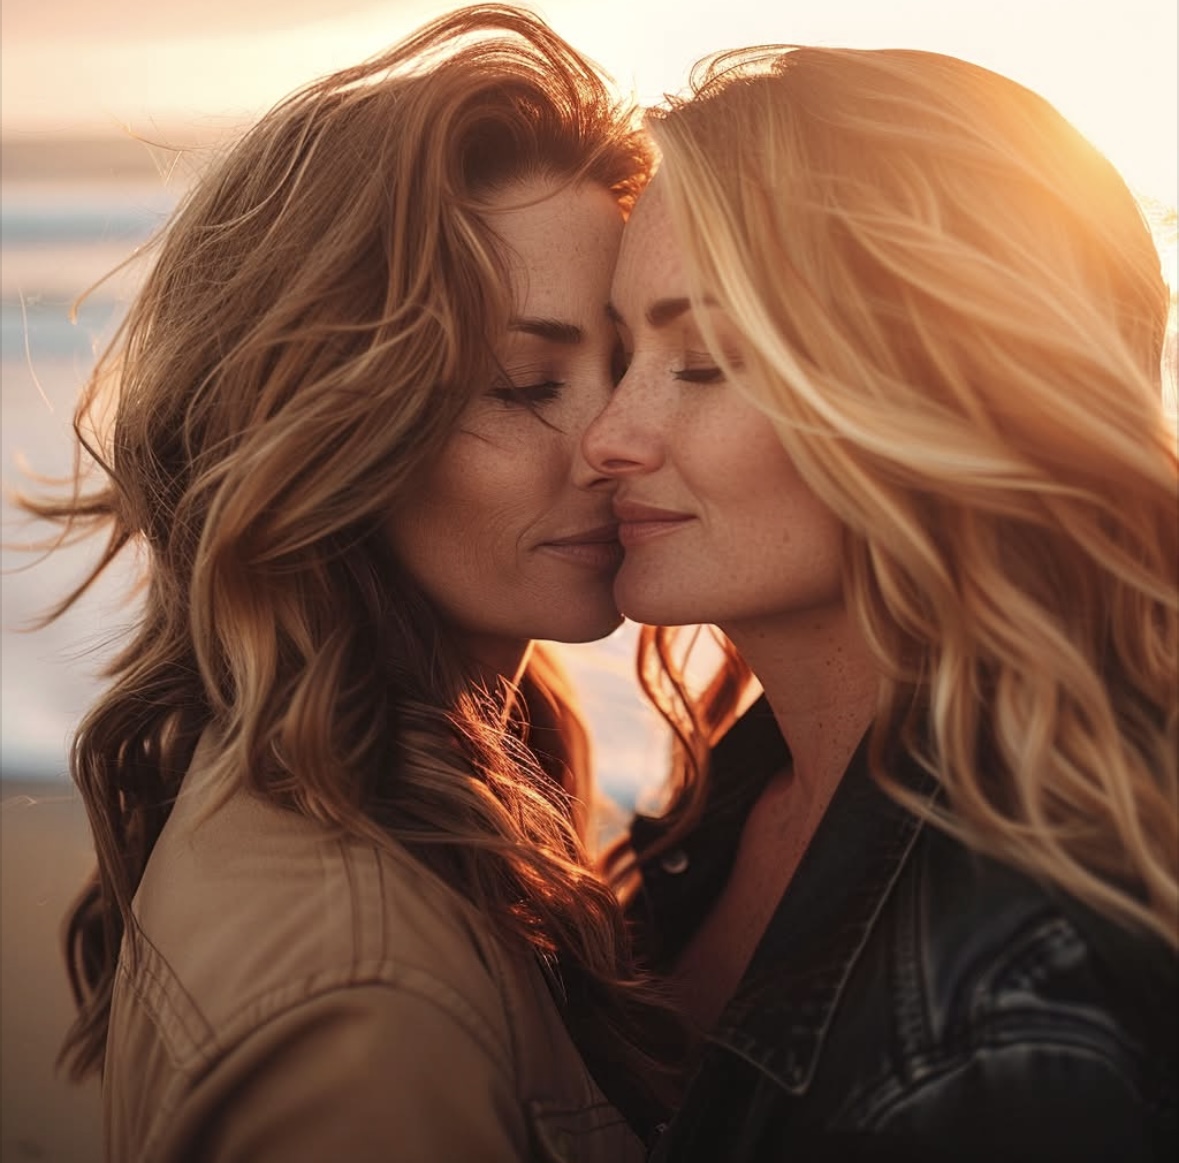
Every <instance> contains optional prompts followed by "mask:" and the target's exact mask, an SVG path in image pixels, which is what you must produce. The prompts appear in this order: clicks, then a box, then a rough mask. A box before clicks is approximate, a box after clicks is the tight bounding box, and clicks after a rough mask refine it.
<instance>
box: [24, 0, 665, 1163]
mask: <svg viewBox="0 0 1179 1163" xmlns="http://www.w3.org/2000/svg"><path fill="white" fill-rule="evenodd" d="M648 168H649V156H648V152H647V147H646V146H645V145H644V141H643V139H642V138H641V137H640V136H639V135H638V134H637V133H636V129H635V126H634V125H633V123H632V121H631V118H630V116H629V114H628V112H627V111H626V110H625V109H624V108H622V107H620V106H618V105H616V104H615V102H614V101H613V99H612V98H611V97H610V95H609V92H608V90H607V88H606V84H605V81H604V80H603V78H602V77H601V76H600V75H599V74H598V72H597V71H595V69H594V68H593V67H592V66H591V65H589V64H588V63H587V62H586V61H585V60H583V59H582V58H581V57H579V56H578V55H577V54H576V53H574V52H573V50H571V49H570V48H569V47H568V46H567V45H566V44H564V42H562V41H561V40H560V39H559V38H558V37H557V36H556V35H555V34H553V33H552V32H551V31H550V30H549V29H548V28H547V26H546V25H544V24H543V23H542V22H541V21H539V20H538V19H536V18H534V17H532V16H531V15H529V14H526V13H524V12H521V11H518V10H515V9H511V8H507V7H501V6H481V7H480V6H477V7H474V8H470V9H464V10H461V11H459V12H456V13H454V14H452V15H450V16H447V17H444V18H441V19H439V20H438V21H436V22H434V23H432V24H430V25H428V26H426V27H425V28H423V29H422V30H421V31H419V32H418V33H416V34H415V35H413V36H411V37H409V38H408V39H407V40H406V41H405V42H403V43H402V44H400V45H398V46H396V47H394V48H393V49H391V50H389V51H388V52H387V53H385V54H383V55H381V56H379V57H377V58H374V59H373V60H371V61H369V62H367V63H365V64H363V65H360V66H358V67H356V68H351V69H346V70H344V71H342V72H340V73H337V74H335V75H333V76H330V77H328V78H326V79H325V80H322V81H319V82H317V83H314V84H312V85H310V86H308V87H307V88H305V89H303V90H301V91H300V92H298V93H296V94H295V95H294V96H292V97H290V98H289V99H287V100H286V101H284V102H283V103H281V104H279V105H278V106H277V107H276V108H275V109H273V110H272V111H271V112H269V113H268V114H266V115H265V116H264V117H263V118H262V119H261V120H260V121H259V123H258V124H257V125H256V126H255V127H254V128H253V129H251V130H250V131H249V132H248V133H247V134H246V135H245V136H244V137H243V138H242V139H241V140H240V141H239V142H238V143H237V144H235V145H234V146H233V147H232V148H231V149H230V150H229V152H228V153H227V155H226V156H225V157H224V158H223V160H221V161H220V162H219V163H218V164H216V165H215V166H214V167H212V168H211V169H210V170H209V172H208V173H207V174H206V175H205V176H204V177H203V178H202V179H201V180H200V181H199V182H198V183H197V185H196V186H195V188H194V189H193V191H192V192H191V193H190V195H189V196H188V197H187V198H186V200H185V202H184V203H183V205H182V206H181V207H180V208H179V210H178V211H177V213H176V215H175V217H174V218H173V220H172V221H171V222H170V224H169V225H168V226H167V228H166V230H165V231H164V233H163V236H162V238H161V239H160V240H159V243H158V249H157V253H156V255H155V260H154V265H153V267H152V269H151V271H150V274H149V276H148V277H147V280H146V282H145V284H144V286H143V289H142V291H141V293H140V294H139V295H138V297H137V298H136V300H135V302H134V303H133V305H132V307H131V309H130V313H129V315H128V317H127V319H126V321H125V322H124V323H123V325H122V327H121V329H120V331H119V332H118V334H117V335H116V337H115V339H114V341H113V343H112V345H111V346H110V348H109V349H108V350H107V352H106V354H105V355H104V357H103V358H102V360H101V361H100V363H99V365H98V368H97V370H96V372H95V374H94V377H93V379H92V381H91V383H90V385H89V387H88V390H87V392H86V393H85V395H84V399H83V401H82V404H81V407H80V410H79V418H78V422H77V430H78V432H79V436H80V439H81V442H82V447H81V449H80V451H79V459H82V458H83V456H84V455H85V456H87V457H89V458H91V459H93V460H94V461H95V462H97V465H98V467H99V469H100V474H101V479H100V481H99V482H98V483H97V484H96V485H94V484H91V483H90V482H89V481H88V480H87V479H86V478H85V474H83V473H82V472H81V471H79V474H78V478H77V482H76V484H75V487H74V488H73V490H72V493H71V495H70V496H69V497H68V498H66V499H64V500H60V501H54V500H51V499H40V500H36V499H28V500H26V507H27V508H28V509H29V511H30V512H32V513H34V514H37V515H39V516H41V517H42V518H48V519H51V520H54V521H57V522H59V523H60V524H61V525H63V526H64V533H63V536H68V537H74V536H81V535H83V534H87V533H94V532H102V533H104V534H105V537H106V543H105V544H106V547H105V550H104V552H103V554H102V556H101V558H100V560H99V562H98V563H97V565H96V567H95V568H94V571H93V574H92V575H91V578H90V579H89V580H88V581H87V582H86V583H84V584H83V585H82V586H80V587H79V589H78V591H77V593H75V594H74V595H72V596H71V597H70V598H69V599H67V600H66V601H65V602H63V603H62V605H61V607H60V609H65V608H66V607H68V606H69V604H70V602H71V601H73V600H74V598H76V597H77V596H78V594H80V593H81V592H83V591H84V590H85V589H86V588H87V585H88V584H89V582H90V581H92V580H93V578H94V577H97V576H98V575H99V574H100V573H101V572H102V570H103V569H104V568H105V567H106V566H107V565H108V564H109V563H110V562H111V561H112V560H113V559H115V558H116V556H118V555H119V554H121V553H122V552H123V551H124V550H127V549H139V550H140V551H141V553H142V554H143V555H144V561H145V566H146V578H145V586H146V593H145V598H144V604H143V607H142V613H141V615H140V616H139V618H138V621H137V623H136V624H135V625H134V627H133V630H132V632H131V634H130V637H129V640H128V641H127V643H126V644H125V646H124V648H123V649H122V652H121V653H120V654H119V655H118V657H117V659H116V660H115V662H114V663H113V665H112V667H111V672H110V673H111V677H112V683H111V685H110V687H109V689H108V690H107V692H106V693H105V694H104V695H103V697H102V698H101V700H100V701H99V702H98V703H97V705H96V706H95V707H94V708H93V709H92V710H91V711H90V713H89V714H88V715H87V717H86V719H85V721H84V722H83V724H82V725H81V728H80V730H79V731H78V734H77V738H76V740H75V745H74V751H73V774H74V777H75V779H76V781H77V783H78V786H79V788H80V790H81V794H82V796H83V798H84V800H85V803H86V806H87V808H88V811H89V814H90V819H91V823H92V827H93V832H94V838H95V842H96V846H97V852H98V874H97V877H96V879H95V881H94V883H93V885H91V886H90V887H89V889H88V890H87V891H86V893H85V895H84V896H83V898H82V899H81V901H80V903H79V904H78V906H77V908H76V910H75V912H74V913H73V916H72V918H71V920H70V923H69V931H68V956H69V965H70V971H71V974H72V979H73V983H74V987H75V991H76V994H77V996H78V1000H79V1003H80V1007H81V1008H80V1012H79V1016H78V1019H77V1022H76V1024H75V1025H74V1027H73V1029H72V1031H71V1032H70V1035H69V1039H68V1042H67V1044H66V1047H65V1050H64V1059H65V1061H66V1063H67V1064H68V1065H69V1066H70V1068H71V1072H72V1073H73V1074H74V1075H75V1076H78V1077H82V1076H84V1075H87V1074H89V1073H91V1072H92V1071H95V1070H98V1069H99V1068H101V1071H102V1075H103V1088H104V1098H105V1109H106V1125H107V1151H108V1155H109V1157H110V1158H112V1159H118V1160H120V1161H129V1160H149V1159H150V1160H159V1161H162V1160H190V1159H191V1160H195V1159H201V1160H239V1159H240V1160H246V1159H248V1160H250V1161H251V1163H258V1161H261V1160H276V1161H277V1160H281V1161H282V1163H292V1161H296V1160H307V1161H308V1163H311V1161H314V1163H323V1161H324V1160H329V1159H338V1160H345V1159H347V1160H350V1161H356V1160H368V1159H371V1160H382V1161H389V1160H407V1161H409V1160H412V1161H414V1163H419V1161H422V1163H424V1161H431V1160H436V1161H438V1163H456V1161H458V1160H480V1161H484V1160H486V1161H489V1163H490V1161H499V1160H505V1161H506V1160H523V1159H534V1158H544V1159H563V1160H587V1161H588V1160H598V1161H600V1163H616V1161H618V1160H625V1159H632V1158H636V1157H641V1155H642V1148H641V1144H640V1142H639V1140H638V1139H637V1138H636V1137H635V1136H634V1135H633V1134H632V1133H631V1131H630V1130H629V1128H628V1127H627V1126H626V1124H625V1122H624V1121H623V1119H622V1117H621V1116H620V1115H619V1114H618V1113H617V1111H616V1110H615V1109H614V1108H613V1107H612V1106H610V1105H609V1104H608V1102H607V1101H606V1098H605V1097H604V1095H603V1093H602V1090H601V1089H600V1087H599V1082H601V1083H605V1084H608V1086H609V1090H610V1093H611V1096H612V1097H616V1098H617V1100H618V1101H619V1102H620V1103H621V1104H624V1105H625V1104H627V1103H629V1102H631V1101H636V1102H637V1100H638V1099H641V1098H643V1097H644V1096H645V1095H646V1093H647V1091H648V1090H649V1089H650V1085H649V1084H650V1083H651V1080H652V1078H655V1077H657V1074H658V1071H657V1063H656V1062H655V1061H654V1060H653V1058H652V1056H651V1055H649V1054H648V1053H647V1052H646V1051H644V1050H642V1049H640V1044H639V1043H640V1036H641V1035H644V1033H645V1032H646V1033H647V1036H649V1030H650V1029H652V1028H654V1026H658V1025H660V1023H661V1022H662V1016H661V1015H662V1013H663V1011H662V1010H661V1008H660V1006H659V1005H658V1004H657V1003H656V1002H653V1001H652V1000H651V998H650V997H649V991H648V987H647V986H646V985H645V984H644V983H643V981H642V980H641V979H640V978H639V977H638V976H637V975H636V973H635V972H634V970H633V968H632V966H631V965H630V963H629V960H628V955H627V953H626V943H625V940H624V930H623V926H622V918H621V913H620V910H619V908H618V905H617V902H616V900H615V899H614V897H613V895H612V894H611V893H610V892H609V890H608V889H607V888H606V887H605V885H604V884H603V883H602V882H601V881H600V880H599V879H598V878H597V877H595V876H594V875H592V874H591V873H590V872H589V870H588V858H587V852H586V842H587V837H586V831H587V828H588V822H587V818H586V816H587V813H586V807H587V804H588V797H589V792H590V789H589V786H588V784H587V782H586V780H587V775H588V773H587V769H586V746H585V744H586V740H585V734H584V731H583V729H582V727H581V724H580V721H579V719H578V718H577V715H576V711H575V708H574V706H573V704H572V703H571V701H570V698H569V695H568V692H567V691H566V689H565V685H564V683H563V680H562V679H561V676H560V672H559V669H558V668H557V667H556V665H555V660H553V659H552V658H551V657H548V656H546V655H545V654H544V653H543V652H542V651H541V650H540V649H539V648H536V649H534V648H533V646H532V639H534V638H546V639H560V640H566V641H584V640H590V639H594V638H598V637H601V636H603V635H605V634H607V633H609V632H610V631H611V630H613V629H614V627H615V626H616V625H617V624H618V622H619V620H620V619H619V615H618V613H617V610H616V608H615V605H614V602H613V598H612V594H611V581H612V575H613V572H614V570H615V568H616V566H617V564H618V561H619V559H620V554H621V551H620V547H619V545H618V542H617V536H616V522H615V519H614V518H613V516H612V514H611V512H610V507H609V497H608V492H607V491H604V490H603V488H602V487H601V485H602V483H603V478H601V477H600V475H597V474H594V473H592V472H590V471H589V469H588V467H587V466H586V465H585V464H584V462H583V461H582V460H581V458H580V453H579V441H580V436H581V434H582V432H583V430H584V428H585V426H586V425H587V423H588V422H589V420H590V419H591V418H592V417H593V415H595V414H596V412H597V411H598V410H599V409H600V408H601V407H602V405H603V404H604V402H605V400H606V399H607V398H608V394H609V391H610V390H611V387H612V375H613V359H614V356H615V350H616V336H615V333H614V329H613V327H612V326H611V324H610V323H609V320H608V319H607V317H606V315H605V312H604V307H603V305H604V303H605V301H606V298H607V296H608V291H609V280H610V277H611V273H612V270H613V263H614V259H615V256H616V252H617V247H618V242H619V239H620V236H621V230H622V222H623V215H624V212H625V211H626V209H627V208H628V207H629V205H630V203H631V201H632V200H633V198H634V196H635V195H636V193H637V192H638V190H639V189H640V188H641V187H642V185H643V183H644V182H645V180H646V176H647V172H648ZM108 403H109V404H110V405H111V408H112V412H111V416H112V419H111V423H110V425H109V427H106V426H104V425H103V423H102V419H103V415H104V409H105V408H106V407H107V405H108ZM648 1019H650V1021H651V1022H652V1023H654V1025H653V1026H649V1025H648ZM575 1046H576V1049H575ZM577 1050H580V1051H581V1053H582V1054H583V1055H584V1056H585V1060H586V1062H587V1063H588V1066H589V1070H588V1071H587V1067H586V1065H585V1064H583V1062H582V1058H581V1057H580V1056H579V1054H578V1052H577ZM591 1072H592V1076H591Z"/></svg>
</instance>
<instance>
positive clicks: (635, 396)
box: [581, 363, 664, 477]
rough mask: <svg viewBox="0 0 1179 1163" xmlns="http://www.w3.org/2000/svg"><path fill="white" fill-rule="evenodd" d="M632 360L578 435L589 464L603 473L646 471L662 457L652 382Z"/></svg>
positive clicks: (661, 426)
mask: <svg viewBox="0 0 1179 1163" xmlns="http://www.w3.org/2000/svg"><path fill="white" fill-rule="evenodd" d="M644 379H645V377H644V375H643V371H642V368H641V366H640V365H639V364H637V363H636V364H632V365H631V366H630V368H628V369H627V372H626V374H625V375H624V376H623V377H622V379H621V380H620V381H619V382H618V386H617V387H616V388H615V389H614V392H613V394H612V395H611V396H610V399H609V401H608V402H607V404H606V406H605V408H603V409H602V411H601V412H599V413H598V415H597V416H596V417H595V418H594V420H593V422H592V423H591V424H590V426H589V427H588V428H587V429H586V432H585V436H584V437H583V438H582V442H581V447H582V454H583V456H584V457H585V459H586V461H587V462H588V463H589V465H590V466H591V467H592V468H593V469H594V470H595V471H596V472H599V473H603V474H605V475H607V476H615V477H617V476H627V475H633V474H636V473H642V472H650V471H651V470H652V469H654V468H657V467H658V466H659V464H660V463H661V462H662V458H663V452H662V447H663V439H662V432H663V428H664V425H663V424H662V423H661V422H660V419H659V413H660V408H659V401H658V400H657V399H656V394H657V393H656V391H655V390H654V385H653V384H651V383H649V382H644Z"/></svg>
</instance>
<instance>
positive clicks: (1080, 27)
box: [0, 0, 1179, 206]
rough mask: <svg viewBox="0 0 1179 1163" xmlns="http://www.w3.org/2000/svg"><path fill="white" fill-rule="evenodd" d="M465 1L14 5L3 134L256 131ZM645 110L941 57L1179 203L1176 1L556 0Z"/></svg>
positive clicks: (578, 36)
mask: <svg viewBox="0 0 1179 1163" xmlns="http://www.w3.org/2000/svg"><path fill="white" fill-rule="evenodd" d="M455 6H456V5H455V4H454V3H452V2H449V0H110V2H109V3H102V2H98V3H95V2H94V0H4V3H3V10H2V11H3V28H2V40H0V46H2V49H0V51H2V53H3V61H2V69H0V77H2V85H3V90H2V93H3V103H2V107H0V109H2V115H0V126H2V129H3V133H4V135H5V137H10V136H12V135H14V134H19V135H21V136H25V135H31V134H44V133H50V134H54V135H56V134H59V133H60V134H65V133H67V132H69V131H71V130H73V131H76V130H78V129H86V130H101V129H112V128H115V127H117V126H118V125H120V124H126V125H129V126H130V127H131V128H132V129H134V130H136V131H137V132H148V131H150V130H152V129H159V128H161V127H164V128H167V129H168V130H170V131H176V130H178V129H184V128H190V129H192V130H193V131H201V132H203V131H208V130H216V129H219V128H222V127H226V128H228V127H231V126H235V125H238V124H241V123H243V122H244V121H247V120H249V119H251V118H252V117H253V116H255V115H256V114H258V113H259V112H261V111H262V110H264V109H265V108H266V107H267V106H269V105H270V104H272V103H273V102H274V101H276V100H278V99H279V98H280V97H282V96H283V95H284V94H286V93H287V92H288V91H290V90H291V89H293V88H295V87H297V86H298V85H300V84H302V83H303V82H305V81H307V80H310V79H311V78H313V77H315V76H318V75H320V74H323V73H325V72H330V71H331V70H333V69H335V68H337V67H340V66H342V65H345V64H351V63H354V62H355V61H357V60H360V59H362V58H364V57H366V56H368V55H370V54H372V53H374V52H376V51H378V50H379V49H381V48H383V47H385V46H386V45H388V44H390V43H391V42H393V41H395V40H397V39H398V38H399V37H401V36H402V35H403V34H404V33H406V32H408V31H410V30H411V29H412V28H414V27H415V26H417V25H418V24H420V23H422V22H423V21H424V20H426V19H428V18H429V17H431V16H434V15H437V14H438V13H440V12H443V11H446V10H448V9H450V8H453V7H455ZM530 7H533V8H534V9H535V10H536V11H538V12H540V14H541V15H542V16H544V17H545V18H546V19H548V20H549V22H550V23H551V24H552V25H553V27H554V28H555V29H556V30H557V31H558V32H559V33H561V34H562V35H564V36H565V37H567V38H568V39H569V40H570V41H572V42H573V44H575V45H576V46H577V47H578V48H580V49H582V51H584V52H586V53H588V54H589V55H590V56H592V57H594V58H595V59H596V60H597V61H598V62H599V63H600V64H602V65H604V66H605V67H606V68H607V69H608V70H609V71H610V72H611V73H612V74H613V75H614V77H615V78H616V79H617V80H618V81H619V83H620V84H621V85H623V86H624V87H625V88H627V89H629V90H631V91H633V92H634V93H635V94H636V95H637V96H638V97H639V99H640V100H643V101H652V100H656V99H658V97H659V96H660V94H662V93H663V92H667V91H673V92H674V91H677V90H679V89H681V88H682V87H683V85H684V83H685V80H686V77H687V73H688V69H689V67H690V66H691V64H692V62H693V61H695V60H696V59H697V58H698V57H700V56H703V55H704V54H706V53H708V52H711V51H713V50H716V49H722V48H733V47H737V46H740V45H745V44H753V43H764V42H786V41H789V42H795V43H818V44H844V45H850V46H857V47H880V46H904V47H911V48H927V49H934V50H937V51H941V52H948V53H952V54H954V55H956V56H962V57H966V58H968V59H970V60H973V61H976V62H978V63H979V64H982V65H986V66H988V67H990V68H994V69H997V70H998V71H1000V72H1003V73H1006V74H1008V75H1009V76H1012V77H1014V78H1015V79H1016V80H1019V81H1022V82H1023V83H1024V84H1026V85H1029V86H1030V87H1032V88H1034V89H1036V90H1038V91H1039V92H1041V93H1042V94H1043V95H1044V96H1046V97H1048V98H1049V100H1051V101H1053V102H1054V103H1055V104H1056V105H1057V106H1058V107H1059V108H1060V109H1061V110H1062V111H1063V112H1064V113H1065V114H1066V115H1067V116H1068V117H1070V118H1071V119H1072V120H1073V121H1074V123H1075V124H1076V125H1077V126H1078V127H1079V128H1080V129H1081V130H1082V131H1083V132H1084V133H1086V134H1087V135H1088V136H1089V137H1090V138H1091V140H1093V141H1094V142H1095V143H1096V144H1097V145H1098V146H1099V147H1100V148H1101V149H1102V150H1103V151H1104V152H1105V153H1106V154H1107V155H1108V156H1109V157H1110V158H1111V159H1112V160H1113V161H1114V163H1115V164H1116V165H1117V166H1118V167H1119V168H1120V169H1121V171H1122V173H1123V174H1124V175H1125V177H1126V179H1127V180H1128V181H1129V183H1130V184H1131V185H1132V186H1133V187H1134V188H1135V189H1136V190H1137V191H1138V192H1140V193H1143V194H1147V195H1149V196H1151V197H1153V198H1156V199H1158V200H1160V201H1163V202H1165V203H1167V204H1169V205H1172V206H1173V205H1175V203H1176V172H1177V169H1179V163H1177V160H1176V140H1177V138H1179V125H1177V120H1179V119H1177V105H1179V100H1177V88H1176V37H1177V27H1176V25H1177V21H1176V12H1177V8H1179V5H1176V2H1175V0H540V2H538V3H535V4H532V5H530Z"/></svg>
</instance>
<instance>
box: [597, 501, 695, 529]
mask: <svg viewBox="0 0 1179 1163" xmlns="http://www.w3.org/2000/svg"><path fill="white" fill-rule="evenodd" d="M614 516H615V517H617V518H618V519H619V521H623V522H625V523H628V524H630V523H635V524H637V523H638V522H641V521H688V520H690V519H691V517H692V514H691V513H677V512H675V511H674V510H673V509H657V508H656V507H655V506H654V505H641V504H639V502H638V501H620V500H618V498H615V499H614Z"/></svg>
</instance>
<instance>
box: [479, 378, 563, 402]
mask: <svg viewBox="0 0 1179 1163" xmlns="http://www.w3.org/2000/svg"><path fill="white" fill-rule="evenodd" d="M564 386H565V384H564V383H563V382H562V381H560V380H544V381H543V382H541V383H539V384H520V385H519V386H517V385H515V384H502V385H500V386H499V387H496V388H492V389H491V396H492V397H493V398H494V399H496V400H500V401H502V402H503V403H505V404H509V405H515V406H517V407H521V408H536V407H538V406H539V405H541V404H548V403H551V402H552V401H553V400H555V399H556V398H557V397H558V396H559V395H560V394H561V389H562V388H563V387H564Z"/></svg>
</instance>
